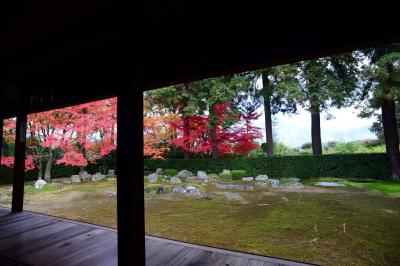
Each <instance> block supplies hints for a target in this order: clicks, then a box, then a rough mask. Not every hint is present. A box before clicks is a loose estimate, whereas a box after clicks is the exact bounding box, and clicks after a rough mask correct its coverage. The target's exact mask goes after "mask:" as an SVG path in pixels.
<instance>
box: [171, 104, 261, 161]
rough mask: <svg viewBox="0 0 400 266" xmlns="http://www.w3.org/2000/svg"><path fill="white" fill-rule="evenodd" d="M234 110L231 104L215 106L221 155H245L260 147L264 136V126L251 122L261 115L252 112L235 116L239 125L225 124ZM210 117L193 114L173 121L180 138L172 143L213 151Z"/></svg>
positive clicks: (190, 149)
mask: <svg viewBox="0 0 400 266" xmlns="http://www.w3.org/2000/svg"><path fill="white" fill-rule="evenodd" d="M229 113H230V109H229V105H227V104H217V105H216V106H215V116H216V121H215V123H216V126H215V128H216V136H217V137H216V142H217V147H218V155H219V156H234V155H235V154H238V153H239V154H242V155H244V156H248V154H249V152H250V151H251V150H252V149H256V148H258V144H256V143H254V140H255V139H258V138H261V137H262V136H261V129H260V128H257V127H254V126H253V125H252V124H251V122H252V121H253V120H255V119H257V118H258V117H259V115H258V114H255V113H248V114H242V115H240V116H237V117H234V119H236V125H235V126H231V127H224V121H225V118H226V117H227V116H228V115H229ZM210 124H211V123H210V119H209V118H208V117H205V116H190V117H187V118H178V119H175V120H174V121H172V122H171V125H172V127H173V128H175V130H176V132H177V138H175V139H173V140H171V143H172V144H174V145H176V146H177V147H179V148H181V149H183V150H186V151H189V152H192V153H199V154H210V153H211V143H212V139H211V131H210V128H211V126H210Z"/></svg>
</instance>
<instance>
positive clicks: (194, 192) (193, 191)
mask: <svg viewBox="0 0 400 266" xmlns="http://www.w3.org/2000/svg"><path fill="white" fill-rule="evenodd" d="M171 191H172V193H176V194H183V195H200V191H199V189H198V188H197V187H194V186H187V187H186V188H182V187H180V188H173V189H172V190H171Z"/></svg>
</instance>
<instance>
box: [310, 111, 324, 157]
mask: <svg viewBox="0 0 400 266" xmlns="http://www.w3.org/2000/svg"><path fill="white" fill-rule="evenodd" d="M311 143H312V151H313V155H321V154H322V143H321V120H320V113H319V112H318V113H313V112H311Z"/></svg>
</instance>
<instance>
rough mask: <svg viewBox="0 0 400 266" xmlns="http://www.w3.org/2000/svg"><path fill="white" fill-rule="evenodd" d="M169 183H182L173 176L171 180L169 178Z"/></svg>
mask: <svg viewBox="0 0 400 266" xmlns="http://www.w3.org/2000/svg"><path fill="white" fill-rule="evenodd" d="M169 182H171V183H172V184H180V183H182V181H181V179H180V178H179V177H177V176H174V177H173V178H171V180H170V181H169Z"/></svg>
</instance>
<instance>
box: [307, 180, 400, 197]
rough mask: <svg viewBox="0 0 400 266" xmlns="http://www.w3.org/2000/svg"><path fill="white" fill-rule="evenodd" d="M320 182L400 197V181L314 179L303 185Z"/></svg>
mask: <svg viewBox="0 0 400 266" xmlns="http://www.w3.org/2000/svg"><path fill="white" fill-rule="evenodd" d="M318 182H338V183H342V184H345V185H346V186H347V187H350V188H358V189H364V190H369V191H374V192H381V193H384V194H387V195H392V196H400V181H394V180H376V179H355V178H352V179H345V178H327V177H324V178H313V179H311V178H310V179H303V180H302V183H303V184H308V185H315V184H316V183H318Z"/></svg>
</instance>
